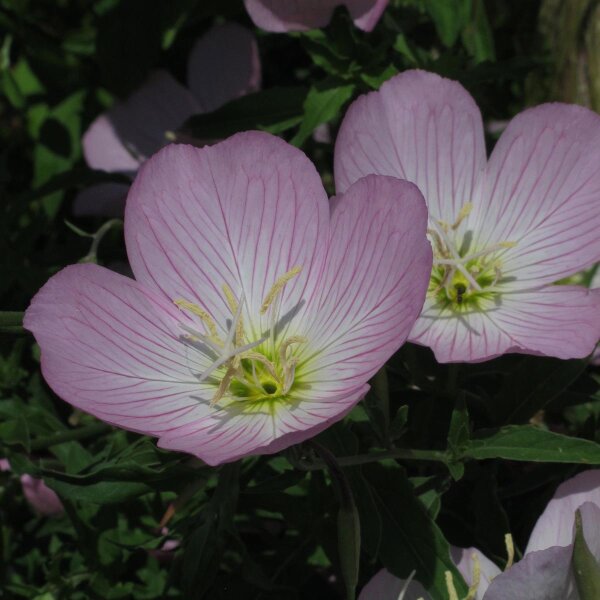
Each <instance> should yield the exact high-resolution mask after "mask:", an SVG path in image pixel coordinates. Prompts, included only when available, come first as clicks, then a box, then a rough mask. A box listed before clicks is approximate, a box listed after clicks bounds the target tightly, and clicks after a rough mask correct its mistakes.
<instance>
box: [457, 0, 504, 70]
mask: <svg viewBox="0 0 600 600" xmlns="http://www.w3.org/2000/svg"><path fill="white" fill-rule="evenodd" d="M462 43H463V45H464V46H465V48H466V49H467V51H468V52H469V54H470V55H471V56H472V57H473V58H474V59H475V62H476V63H480V62H483V61H485V60H496V52H495V50H494V36H493V34H492V28H491V27H490V23H489V21H488V18H487V14H486V12H485V5H484V2H483V0H473V6H472V14H471V19H470V20H469V22H468V23H467V25H466V26H465V28H464V29H463V32H462Z"/></svg>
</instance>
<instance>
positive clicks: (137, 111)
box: [82, 71, 200, 172]
mask: <svg viewBox="0 0 600 600" xmlns="http://www.w3.org/2000/svg"><path fill="white" fill-rule="evenodd" d="M197 112H200V107H199V105H198V102H197V101H196V99H195V98H194V96H193V95H192V93H191V92H190V91H189V90H187V89H186V88H185V87H183V86H182V85H181V84H180V83H178V82H177V81H176V80H175V79H174V78H173V77H172V76H171V75H169V73H167V72H166V71H157V72H156V73H154V74H153V75H152V76H151V77H150V78H149V79H148V81H147V82H146V83H145V84H144V85H143V86H142V87H141V88H140V89H139V90H137V91H135V92H134V93H133V94H132V95H131V96H129V98H128V99H127V100H125V101H124V102H119V103H117V104H116V105H115V106H113V107H112V108H111V109H110V110H109V111H108V112H106V113H104V114H102V115H100V116H99V117H98V118H97V119H96V120H95V121H94V122H93V123H92V124H91V125H90V127H89V128H88V130H87V131H86V132H85V134H84V136H83V140H82V143H83V154H84V157H85V160H86V162H87V163H88V165H89V166H90V167H92V168H93V169H100V170H103V171H109V172H135V171H136V170H137V169H138V168H139V166H140V164H141V163H142V162H143V161H144V160H145V159H146V158H148V157H149V156H151V155H152V154H154V152H156V151H157V150H158V149H159V148H161V147H162V146H164V145H165V143H166V142H167V139H166V137H165V132H167V131H170V130H173V129H177V127H179V126H180V125H181V124H182V123H183V122H184V121H185V120H186V119H187V118H188V117H190V116H191V115H193V114H195V113H197Z"/></svg>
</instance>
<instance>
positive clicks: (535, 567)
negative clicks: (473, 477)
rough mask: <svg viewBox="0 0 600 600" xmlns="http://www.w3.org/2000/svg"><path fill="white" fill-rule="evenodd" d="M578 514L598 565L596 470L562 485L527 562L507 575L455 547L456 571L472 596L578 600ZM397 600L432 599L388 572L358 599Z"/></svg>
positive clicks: (477, 599) (599, 476) (481, 599)
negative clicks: (575, 541) (575, 567)
mask: <svg viewBox="0 0 600 600" xmlns="http://www.w3.org/2000/svg"><path fill="white" fill-rule="evenodd" d="M577 510H579V511H580V512H581V518H582V529H583V533H584V537H585V541H586V543H587V545H588V547H589V549H590V551H591V553H592V554H593V555H594V557H595V558H596V560H597V561H600V527H599V523H600V470H599V469H596V470H591V471H584V472H583V473H580V474H579V475H576V476H575V477H573V478H571V479H569V480H568V481H566V482H565V483H563V484H562V485H560V486H559V487H558V489H557V490H556V492H555V494H554V496H553V498H552V500H551V501H550V502H549V503H548V506H547V507H546V509H545V510H544V512H543V514H542V515H541V517H540V518H539V519H538V521H537V523H536V525H535V527H534V529H533V532H532V533H531V536H530V538H529V543H528V545H527V549H526V551H525V554H524V556H523V558H522V559H521V560H520V561H518V562H517V563H515V564H514V565H512V566H511V567H509V568H508V569H506V571H504V572H501V571H500V569H499V568H498V567H497V566H496V565H495V564H494V563H492V562H491V561H490V560H489V559H488V558H487V557H486V556H485V555H483V554H482V553H481V552H480V551H479V550H477V549H476V548H466V549H461V548H453V549H452V559H453V560H454V562H455V563H456V566H457V568H458V570H459V571H460V573H461V575H462V576H463V577H464V578H465V581H466V582H467V584H468V585H472V586H473V588H472V592H473V593H474V594H475V595H472V596H470V598H472V600H517V599H523V600H578V598H579V595H578V594H577V591H576V588H575V582H574V579H573V572H572V567H571V558H572V554H573V530H574V522H575V512H576V511H577ZM473 555H476V558H474V556H473ZM475 565H478V569H479V571H480V575H479V583H478V585H475V584H477V578H476V577H475V578H474V573H473V571H474V566H475ZM416 578H418V574H417V575H416ZM475 588H476V591H475ZM403 590H404V595H403V596H402V595H401V593H402V591H403ZM399 598H401V599H402V600H417V599H418V598H423V600H430V596H429V595H428V594H427V593H426V591H425V589H424V588H423V586H422V585H421V584H420V583H419V582H418V581H415V580H413V581H410V582H406V581H402V580H400V579H398V578H397V577H394V576H393V575H391V574H390V573H388V572H387V571H385V570H382V571H380V572H379V573H377V575H375V577H373V579H372V580H371V581H370V582H369V583H368V584H367V585H366V586H365V587H364V589H363V591H362V593H361V594H360V596H359V600H399Z"/></svg>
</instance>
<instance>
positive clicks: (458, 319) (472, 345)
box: [409, 298, 513, 363]
mask: <svg viewBox="0 0 600 600" xmlns="http://www.w3.org/2000/svg"><path fill="white" fill-rule="evenodd" d="M490 304H491V303H490ZM491 308H493V305H491V306H490V310H488V311H487V312H483V311H478V310H471V311H468V312H464V313H461V314H459V315H457V313H456V312H455V311H454V310H452V309H450V308H445V307H441V306H440V305H439V304H438V303H437V301H435V300H433V299H431V298H427V300H426V301H425V305H424V307H423V311H422V312H421V316H420V317H419V318H418V320H417V322H416V323H415V326H414V328H413V330H412V331H411V333H410V337H409V340H410V341H411V342H414V343H415V344H420V345H422V346H428V347H430V348H431V349H432V350H433V352H434V353H435V358H436V360H437V361H438V362H440V363H447V362H480V361H484V360H490V359H491V358H494V357H495V356H500V355H501V354H503V353H505V352H507V351H508V350H509V348H511V347H512V346H513V341H512V339H511V338H510V336H508V335H507V334H506V333H505V332H504V331H502V330H501V329H500V328H499V327H498V326H497V325H496V324H495V322H494V321H493V319H492V313H491Z"/></svg>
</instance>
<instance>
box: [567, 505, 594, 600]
mask: <svg viewBox="0 0 600 600" xmlns="http://www.w3.org/2000/svg"><path fill="white" fill-rule="evenodd" d="M571 564H572V567H573V573H574V575H575V583H576V585H577V591H578V592H579V596H580V598H581V600H598V598H600V565H598V561H597V560H596V558H595V557H594V555H593V554H592V553H591V551H590V549H589V547H588V545H587V543H586V541H585V537H584V535H583V527H582V525H581V513H580V512H579V510H577V511H576V512H575V540H574V542H573V558H572V563H571Z"/></svg>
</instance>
